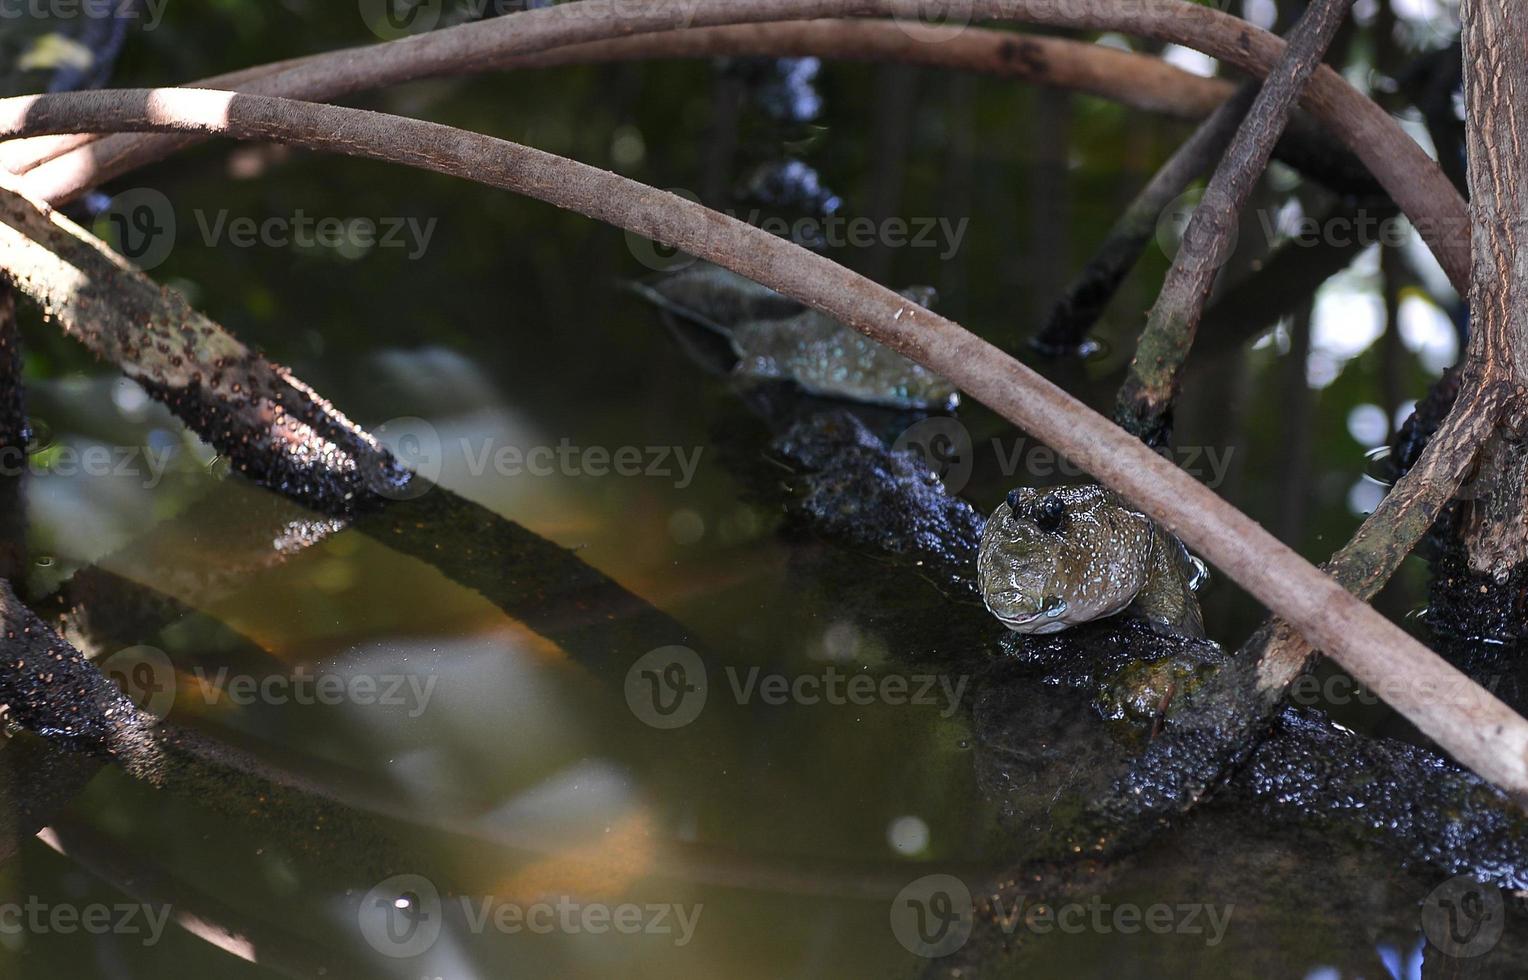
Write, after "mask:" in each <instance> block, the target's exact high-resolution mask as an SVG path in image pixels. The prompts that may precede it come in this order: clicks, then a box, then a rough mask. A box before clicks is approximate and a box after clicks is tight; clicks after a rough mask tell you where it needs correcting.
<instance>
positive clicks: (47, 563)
mask: <svg viewBox="0 0 1528 980" xmlns="http://www.w3.org/2000/svg"><path fill="white" fill-rule="evenodd" d="M37 567H38V568H52V567H53V559H52V558H50V557H48V556H47V555H43V556H42V557H41V558H39V559H37Z"/></svg>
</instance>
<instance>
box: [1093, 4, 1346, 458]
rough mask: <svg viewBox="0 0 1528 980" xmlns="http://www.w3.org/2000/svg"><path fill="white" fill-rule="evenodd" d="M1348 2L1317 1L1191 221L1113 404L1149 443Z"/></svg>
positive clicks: (1160, 434) (1165, 428)
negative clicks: (1241, 225) (1248, 212)
mask: <svg viewBox="0 0 1528 980" xmlns="http://www.w3.org/2000/svg"><path fill="white" fill-rule="evenodd" d="M1351 3H1352V0H1316V2H1315V3H1313V4H1312V5H1311V6H1309V7H1307V8H1306V9H1305V13H1304V14H1302V15H1301V17H1300V20H1299V22H1298V23H1296V24H1295V26H1294V29H1293V30H1292V31H1291V32H1290V35H1289V38H1290V40H1289V46H1288V47H1287V48H1285V50H1284V54H1283V56H1282V57H1281V58H1280V59H1279V63H1278V64H1277V65H1276V66H1275V67H1274V69H1273V70H1272V71H1271V72H1269V73H1268V78H1267V80H1266V81H1265V82H1264V83H1263V87H1262V88H1261V89H1260V90H1258V93H1257V98H1256V99H1255V100H1254V101H1253V103H1252V108H1251V109H1249V110H1248V111H1247V118H1246V119H1245V120H1243V121H1242V124H1241V128H1240V129H1238V130H1237V131H1236V136H1235V138H1234V139H1232V140H1231V146H1230V148H1229V149H1227V150H1226V155H1225V159H1223V160H1222V161H1221V162H1220V165H1219V166H1217V167H1216V168H1215V174H1214V176H1212V177H1211V178H1210V184H1209V187H1207V188H1206V189H1205V192H1204V199H1203V200H1202V201H1200V202H1199V206H1198V207H1196V208H1195V209H1194V215H1193V217H1192V218H1190V219H1189V223H1188V228H1187V230H1186V231H1185V232H1184V235H1183V244H1182V246H1181V247H1180V248H1179V249H1178V254H1177V255H1176V256H1175V257H1174V258H1173V264H1172V268H1171V269H1169V270H1168V273H1167V280H1166V281H1165V282H1164V283H1163V284H1162V291H1161V293H1159V294H1158V295H1157V301H1156V303H1154V304H1153V305H1152V307H1151V315H1150V316H1149V317H1148V318H1147V320H1146V328H1145V329H1144V330H1142V331H1141V339H1140V342H1139V344H1138V345H1137V347H1136V350H1135V358H1134V359H1133V360H1132V361H1131V362H1130V373H1129V375H1128V376H1127V377H1126V378H1125V383H1124V384H1123V385H1122V386H1121V387H1120V391H1119V398H1118V401H1117V402H1116V404H1115V408H1114V419H1115V421H1117V422H1118V423H1119V424H1120V425H1122V426H1124V427H1125V428H1126V429H1128V430H1129V431H1130V432H1133V433H1134V434H1135V435H1137V436H1138V437H1140V438H1141V439H1142V440H1144V441H1145V442H1146V444H1147V445H1150V446H1160V445H1165V444H1166V443H1167V441H1168V439H1169V438H1170V434H1171V431H1172V406H1173V401H1174V399H1176V398H1177V395H1178V384H1179V381H1180V380H1181V378H1182V374H1183V362H1184V359H1185V358H1187V357H1188V352H1189V348H1190V347H1192V346H1193V344H1194V333H1195V332H1196V331H1197V330H1198V329H1199V319H1200V317H1201V316H1203V314H1204V304H1205V302H1206V301H1207V300H1208V299H1209V298H1210V290H1211V289H1212V288H1213V287H1214V285H1215V277H1216V275H1217V274H1218V273H1219V271H1220V267H1221V265H1223V264H1224V263H1225V261H1226V259H1227V258H1229V257H1230V251H1231V246H1232V241H1233V235H1234V234H1235V231H1236V225H1237V222H1238V221H1239V220H1240V217H1241V210H1242V208H1243V207H1244V206H1245V205H1246V203H1247V198H1248V196H1250V195H1251V193H1252V188H1253V186H1254V185H1255V184H1256V183H1257V182H1258V180H1259V179H1261V178H1262V176H1263V171H1264V170H1266V169H1267V168H1268V160H1269V157H1270V156H1271V155H1272V153H1273V144H1274V143H1275V142H1276V141H1277V140H1278V138H1279V134H1280V133H1282V132H1283V131H1284V125H1285V123H1286V122H1287V121H1288V119H1289V113H1290V112H1291V110H1293V109H1294V106H1295V102H1296V100H1297V99H1298V98H1299V97H1300V91H1301V90H1302V89H1303V88H1304V87H1305V83H1306V81H1307V79H1309V78H1310V77H1311V75H1312V73H1314V72H1315V70H1316V66H1317V65H1319V64H1320V63H1321V58H1322V57H1323V56H1324V55H1325V53H1326V49H1327V46H1328V45H1330V44H1331V43H1332V38H1333V37H1335V36H1336V34H1337V28H1338V27H1340V26H1342V22H1343V21H1344V20H1345V19H1346V17H1347V11H1348V7H1349V5H1350V4H1351Z"/></svg>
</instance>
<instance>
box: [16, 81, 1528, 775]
mask: <svg viewBox="0 0 1528 980" xmlns="http://www.w3.org/2000/svg"><path fill="white" fill-rule="evenodd" d="M81 130H85V131H88V130H99V131H118V130H180V131H188V132H197V133H202V134H208V135H210V134H214V133H216V134H223V135H230V136H237V137H240V138H245V139H258V140H266V141H275V142H286V143H291V144H293V145H299V146H303V147H307V148H310V149H316V150H323V151H328V152H339V153H345V154H351V155H355V156H361V157H367V158H371V159H377V160H389V161H394V162H399V163H404V164H407V165H410V166H415V167H420V168H422V169H428V170H435V171H437V172H440V173H446V174H452V175H455V176H459V177H463V178H466V179H469V180H474V181H477V182H479V183H483V184H487V185H489V186H494V187H501V188H504V189H506V190H511V191H515V192H518V193H522V194H526V195H528V196H530V197H534V198H537V199H539V200H542V201H546V202H548V203H551V204H555V205H557V206H558V207H562V208H566V209H569V210H572V211H576V212H578V213H580V214H584V215H586V216H588V217H591V218H595V219H596V220H599V221H604V222H606V223H609V224H613V225H616V226H618V227H621V228H625V229H626V230H628V231H631V232H634V233H636V234H640V235H643V236H645V237H648V238H652V239H654V240H656V241H660V242H664V243H667V244H670V245H672V246H675V247H677V248H680V249H682V250H684V251H686V252H689V253H691V254H694V255H698V256H701V257H704V258H706V259H709V260H711V261H713V262H716V263H718V264H721V265H724V266H726V267H728V268H730V269H732V270H733V271H735V272H738V273H739V274H741V275H744V276H747V277H748V278H751V279H753V280H755V281H757V282H760V283H763V284H764V285H767V286H770V287H771V288H774V289H776V290H778V291H780V292H781V293H783V294H785V295H787V296H790V297H791V298H793V299H796V300H799V301H800V302H802V303H805V304H807V305H808V306H811V307H813V308H814V309H818V310H821V311H822V312H824V313H826V314H828V315H830V316H833V317H835V318H837V319H839V320H841V321H842V322H844V323H845V324H847V325H848V326H850V327H852V328H854V329H856V330H858V331H860V332H862V333H864V334H866V335H867V336H869V337H871V338H873V339H875V340H877V341H879V342H880V343H883V344H886V345H887V346H889V347H891V348H892V349H894V350H896V351H898V352H899V353H901V354H903V355H905V356H907V357H910V358H912V359H914V360H916V361H918V362H919V363H921V364H924V365H926V366H927V367H929V368H930V369H932V370H934V371H936V372H939V373H940V374H943V375H944V376H946V377H948V378H950V379H951V380H952V381H954V382H955V383H956V384H957V385H959V386H960V387H961V388H962V389H963V390H964V391H965V392H966V393H967V394H969V395H971V396H973V397H975V398H976V399H978V400H979V401H981V402H983V403H985V404H986V405H988V406H989V407H990V408H992V409H993V410H994V411H996V412H997V413H998V414H1000V415H1002V416H1003V417H1004V418H1006V419H1008V420H1009V421H1011V422H1013V423H1014V424H1016V425H1019V426H1020V427H1022V428H1023V429H1025V430H1026V431H1028V432H1029V433H1031V434H1032V435H1034V436H1035V437H1036V438H1038V439H1040V440H1042V441H1044V442H1045V443H1046V444H1048V445H1052V446H1055V447H1056V448H1057V449H1058V450H1060V451H1061V452H1063V453H1065V454H1066V455H1067V456H1068V457H1069V458H1071V459H1072V460H1073V461H1074V462H1075V463H1077V464H1078V465H1080V466H1082V467H1083V468H1084V469H1086V470H1088V471H1089V472H1090V473H1092V474H1093V475H1094V476H1095V477H1097V478H1098V479H1099V480H1100V481H1101V482H1103V483H1105V484H1106V485H1108V486H1110V487H1112V488H1114V489H1115V490H1118V491H1119V492H1120V493H1122V494H1123V495H1124V496H1125V497H1126V498H1127V499H1128V500H1130V501H1131V502H1132V503H1133V504H1134V505H1135V506H1137V507H1139V508H1140V509H1141V510H1143V511H1144V512H1145V513H1147V514H1149V515H1150V516H1151V517H1153V518H1154V519H1156V520H1158V521H1159V522H1161V523H1162V524H1163V525H1164V526H1166V527H1167V528H1168V529H1170V530H1171V531H1173V532H1174V533H1176V534H1177V535H1179V536H1180V537H1181V538H1183V539H1184V541H1186V542H1187V543H1188V544H1189V545H1190V546H1192V547H1194V548H1195V549H1196V550H1197V551H1199V552H1200V553H1201V554H1203V555H1204V556H1205V557H1207V558H1208V559H1209V560H1210V561H1211V562H1213V563H1214V564H1215V565H1216V566H1217V567H1218V568H1220V569H1221V570H1222V571H1223V572H1225V573H1226V574H1227V575H1228V576H1229V577H1230V578H1232V579H1233V580H1234V581H1236V582H1238V583H1239V584H1241V585H1242V586H1243V587H1244V588H1246V589H1247V590H1248V591H1249V592H1250V593H1251V594H1252V595H1254V596H1255V597H1257V598H1258V599H1259V600H1260V601H1262V602H1263V603H1264V604H1265V605H1266V606H1268V608H1269V609H1271V610H1272V611H1273V612H1274V613H1276V614H1277V615H1279V616H1282V617H1283V618H1285V619H1286V620H1288V621H1290V622H1291V623H1294V624H1296V625H1297V626H1298V627H1299V629H1300V630H1301V632H1302V634H1303V635H1304V636H1305V637H1306V639H1307V640H1309V641H1310V642H1311V643H1312V644H1313V645H1315V646H1319V647H1320V648H1321V649H1323V650H1325V651H1326V652H1327V653H1328V654H1329V655H1330V656H1331V657H1332V658H1333V659H1334V660H1336V661H1338V662H1339V663H1341V664H1342V665H1343V666H1344V667H1346V668H1347V669H1348V670H1349V671H1350V672H1351V673H1352V674H1353V675H1354V676H1355V677H1356V678H1357V679H1358V680H1359V681H1361V682H1362V683H1364V684H1366V685H1368V686H1370V687H1371V688H1372V689H1375V690H1380V691H1384V692H1385V694H1386V699H1387V700H1388V701H1389V702H1390V703H1391V705H1392V706H1394V707H1395V708H1396V709H1397V710H1398V711H1400V712H1401V713H1402V714H1403V715H1405V716H1406V717H1407V718H1408V719H1410V720H1411V721H1412V722H1413V723H1414V724H1416V725H1417V727H1418V728H1420V729H1421V730H1422V731H1423V732H1425V733H1427V734H1428V735H1430V736H1431V737H1432V738H1434V739H1435V740H1436V741H1437V742H1438V744H1439V745H1441V746H1442V747H1443V748H1444V749H1445V750H1447V751H1448V752H1450V753H1451V754H1452V755H1453V756H1454V757H1455V758H1456V759H1458V760H1459V761H1460V762H1462V763H1463V764H1465V765H1467V766H1469V767H1471V768H1473V769H1475V770H1476V771H1477V772H1478V773H1480V774H1481V775H1482V776H1484V777H1485V778H1487V779H1489V780H1491V781H1492V782H1495V783H1496V784H1497V785H1498V786H1501V787H1502V788H1504V789H1506V790H1507V791H1509V792H1511V793H1512V794H1514V795H1515V796H1517V797H1518V798H1519V799H1523V800H1528V721H1524V719H1522V718H1521V717H1519V716H1518V715H1517V714H1516V713H1514V712H1513V711H1512V710H1511V709H1509V708H1507V707H1506V706H1505V705H1503V704H1502V703H1501V702H1500V701H1498V700H1497V699H1495V698H1494V697H1492V696H1491V695H1490V694H1488V693H1487V692H1485V691H1484V690H1482V689H1481V688H1479V686H1478V685H1475V684H1474V683H1473V682H1471V681H1470V680H1469V678H1467V677H1465V676H1464V675H1463V674H1461V673H1460V672H1459V671H1457V670H1455V669H1454V668H1453V667H1452V666H1450V665H1449V664H1447V663H1446V662H1445V661H1443V660H1442V659H1441V658H1440V657H1438V656H1437V655H1436V654H1434V653H1433V652H1432V651H1430V650H1428V649H1427V648H1426V647H1424V646H1422V645H1421V644H1419V643H1417V642H1416V641H1415V640H1414V639H1412V638H1411V637H1410V636H1408V635H1407V634H1406V633H1405V632H1404V631H1403V630H1401V629H1400V628H1399V627H1397V626H1396V625H1395V624H1393V623H1390V622H1388V621H1387V620H1385V619H1384V618H1383V617H1381V616H1380V615H1379V614H1378V613H1376V612H1375V611H1374V610H1373V609H1371V608H1369V607H1368V606H1367V605H1365V604H1363V603H1362V602H1360V601H1359V600H1358V599H1356V598H1354V597H1353V596H1352V595H1350V594H1349V593H1348V592H1347V591H1345V590H1344V589H1343V587H1342V586H1341V585H1340V584H1339V583H1338V582H1336V581H1334V580H1332V579H1331V578H1329V577H1327V576H1326V575H1323V574H1322V573H1321V572H1320V571H1318V570H1317V569H1316V568H1314V567H1313V566H1311V565H1310V564H1308V563H1307V562H1305V561H1304V560H1303V559H1301V558H1300V557H1299V555H1297V554H1295V552H1293V551H1292V550H1290V549H1289V548H1288V547H1286V546H1285V545H1283V544H1282V543H1280V542H1279V541H1278V540H1277V539H1275V538H1274V537H1273V536H1271V535H1270V534H1269V533H1268V532H1267V531H1265V530H1263V529H1262V528H1261V527H1260V526H1258V524H1257V523H1256V522H1254V521H1252V520H1251V519H1250V518H1248V517H1246V516H1245V515H1244V514H1242V513H1241V512H1240V511H1238V510H1236V508H1234V507H1232V506H1231V505H1230V504H1228V503H1226V502H1225V501H1223V500H1221V499H1220V498H1219V497H1217V496H1216V495H1215V494H1213V493H1211V492H1210V491H1209V490H1207V489H1206V488H1205V487H1204V486H1202V485H1201V484H1199V483H1198V482H1197V481H1195V480H1194V479H1193V478H1192V477H1190V476H1189V475H1188V474H1186V473H1184V472H1183V471H1182V470H1180V469H1178V468H1177V467H1175V466H1173V465H1172V464H1171V463H1170V462H1168V461H1166V460H1164V459H1163V458H1162V457H1160V456H1158V455H1157V454H1155V453H1153V452H1151V451H1150V450H1148V449H1147V448H1146V447H1144V446H1143V445H1142V444H1141V443H1140V442H1139V441H1137V440H1136V439H1134V438H1133V437H1132V436H1130V435H1129V434H1127V433H1125V432H1124V431H1123V430H1121V429H1119V428H1118V427H1116V426H1115V425H1113V424H1111V423H1110V422H1109V421H1108V420H1107V419H1105V418H1103V417H1102V416H1100V415H1098V414H1097V413H1096V412H1093V411H1091V410H1090V409H1088V408H1087V407H1086V406H1085V405H1083V404H1082V403H1080V402H1078V401H1076V400H1075V399H1073V398H1072V397H1070V396H1069V395H1067V394H1066V393H1065V392H1064V391H1062V390H1061V389H1059V388H1057V387H1056V386H1055V385H1053V384H1051V383H1050V382H1048V381H1046V380H1045V379H1044V378H1042V377H1040V376H1039V375H1038V374H1036V373H1035V372H1033V371H1032V370H1030V369H1029V368H1026V367H1025V366H1023V365H1022V364H1020V363H1019V362H1018V361H1016V360H1014V359H1013V358H1011V357H1009V356H1007V355H1006V354H1004V353H1003V352H1002V351H1000V350H998V349H997V348H996V347H994V346H992V345H991V344H989V343H987V342H986V341H983V340H981V339H980V338H978V337H976V336H974V335H972V334H971V333H969V332H967V331H966V330H964V329H963V328H961V327H960V326H958V325H956V324H954V323H952V322H950V321H949V320H946V319H944V318H943V317H940V316H938V315H937V314H935V313H932V312H930V311H928V310H926V309H924V308H922V307H919V306H917V305H916V304H913V303H910V302H909V301H908V300H906V299H905V298H903V297H902V296H900V295H899V294H897V293H895V292H892V291H891V290H889V289H887V288H885V287H882V286H878V285H876V284H874V283H872V282H869V281H868V280H866V279H864V278H862V277H860V276H858V275H856V274H855V273H853V272H850V271H849V270H847V269H845V268H843V267H842V266H839V265H838V264H836V263H834V262H833V261H831V260H830V259H827V258H825V257H823V256H820V255H816V254H814V253H812V252H809V251H807V250H805V249H802V248H800V247H798V246H796V245H793V244H791V243H790V242H787V241H784V240H782V239H779V238H776V237H774V236H772V235H770V234H768V233H767V232H764V231H762V230H760V229H758V228H754V227H751V226H748V225H745V224H743V223H741V222H739V221H736V220H734V219H732V218H728V217H726V216H724V215H721V214H718V213H717V212H714V211H711V210H709V209H707V208H705V207H702V206H701V205H698V204H695V203H693V202H691V201H688V200H686V199H684V198H681V197H679V196H677V195H674V194H670V193H667V192H663V191H659V190H656V189H654V188H651V187H646V186H644V185H642V184H639V183H637V182H635V181H631V180H628V179H626V178H623V177H620V176H617V175H615V174H611V173H608V172H605V171H601V170H597V169H595V168H593V167H589V166H586V165H583V164H580V163H576V162H574V161H571V160H566V159H564V158H561V157H557V156H555V155H553V154H549V153H544V152H542V151H540V150H535V149H531V148H529V147H524V146H520V145H518V144H515V143H510V142H507V141H504V140H497V139H493V138H491V137H487V136H482V135H480V134H476V133H468V132H463V131H461V130H456V129H452V128H450V127H447V126H441V125H438V124H435V123H429V122H422V121H419V120H412V119H405V118H400V117H396V116H388V115H384V114H380V113H372V112H363V111H360V110H355V109H346V108H340V107H337V106H328V105H317V104H312V103H300V102H291V101H288V100H282V99H270V98H262V97H255V96H246V95H233V94H229V93H225V92H211V91H198V90H157V91H118V92H95V93H82V94H69V95H59V96H33V97H27V98H22V99H10V100H5V101H0V135H16V136H23V135H40V134H46V133H52V132H76V131H81ZM1439 691H1449V692H1451V693H1452V694H1453V695H1454V696H1452V697H1448V698H1440V697H1439V696H1438V692H1439Z"/></svg>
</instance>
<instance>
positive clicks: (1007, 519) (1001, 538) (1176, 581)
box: [976, 484, 1209, 638]
mask: <svg viewBox="0 0 1528 980" xmlns="http://www.w3.org/2000/svg"><path fill="white" fill-rule="evenodd" d="M976 570H977V583H978V586H979V588H980V590H981V595H982V602H983V603H984V604H985V605H986V607H987V609H988V611H989V612H991V613H992V614H993V615H994V616H996V617H997V618H998V619H999V620H1000V621H1001V622H1002V623H1003V625H1005V626H1007V627H1008V628H1009V629H1011V630H1013V631H1014V632H1017V633H1031V634H1035V633H1057V632H1060V631H1061V630H1064V629H1068V628H1070V627H1072V626H1076V625H1078V624H1080V623H1086V622H1091V621H1093V620H1097V619H1103V618H1105V617H1108V616H1115V615H1120V614H1124V615H1131V616H1139V617H1142V618H1144V619H1146V620H1148V621H1150V622H1151V623H1152V624H1153V625H1154V626H1158V627H1162V628H1164V629H1166V630H1168V631H1177V632H1180V633H1183V634H1186V635H1189V636H1193V637H1198V638H1203V637H1204V635H1205V634H1204V617H1203V615H1202V614H1201V612H1200V609H1199V600H1198V597H1197V593H1198V592H1199V591H1200V590H1201V589H1202V588H1203V587H1204V585H1205V583H1206V582H1207V581H1208V578H1209V575H1208V572H1207V571H1206V569H1205V566H1204V563H1203V562H1201V561H1200V560H1199V559H1197V558H1195V557H1194V556H1193V555H1191V554H1189V552H1188V549H1187V548H1185V547H1184V546H1183V542H1181V541H1179V540H1178V538H1177V537H1176V536H1174V535H1173V534H1171V533H1170V532H1168V531H1167V530H1165V529H1164V528H1163V527H1161V526H1160V525H1159V524H1157V523H1156V522H1155V521H1153V520H1152V519H1151V518H1149V517H1147V516H1146V515H1145V514H1143V513H1141V512H1140V511H1138V510H1136V509H1135V508H1133V507H1131V506H1130V505H1129V504H1127V503H1126V502H1125V500H1124V499H1123V498H1121V497H1120V496H1119V495H1118V494H1116V493H1114V492H1113V491H1110V490H1108V489H1106V488H1104V487H1101V486H1098V485H1096V484H1088V485H1083V486H1072V487H1048V488H1034V487H1020V488H1017V489H1015V490H1012V491H1010V492H1009V494H1008V495H1007V497H1006V499H1005V500H1004V501H1003V503H1001V504H1000V505H998V508H997V510H995V511H994V512H993V513H992V516H991V517H990V518H989V519H988V521H987V524H986V526H985V527H984V528H983V530H982V539H981V545H980V548H979V550H978V552H977V558H976Z"/></svg>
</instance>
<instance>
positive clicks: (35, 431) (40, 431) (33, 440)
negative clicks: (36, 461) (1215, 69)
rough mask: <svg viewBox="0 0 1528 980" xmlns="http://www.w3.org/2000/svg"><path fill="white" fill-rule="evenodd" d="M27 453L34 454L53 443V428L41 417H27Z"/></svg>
mask: <svg viewBox="0 0 1528 980" xmlns="http://www.w3.org/2000/svg"><path fill="white" fill-rule="evenodd" d="M27 430H28V438H27V455H28V456H35V455H36V454H38V453H40V452H42V451H43V450H44V449H47V448H48V447H49V446H51V445H53V428H52V426H50V425H48V423H47V422H45V421H44V420H42V419H27Z"/></svg>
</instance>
